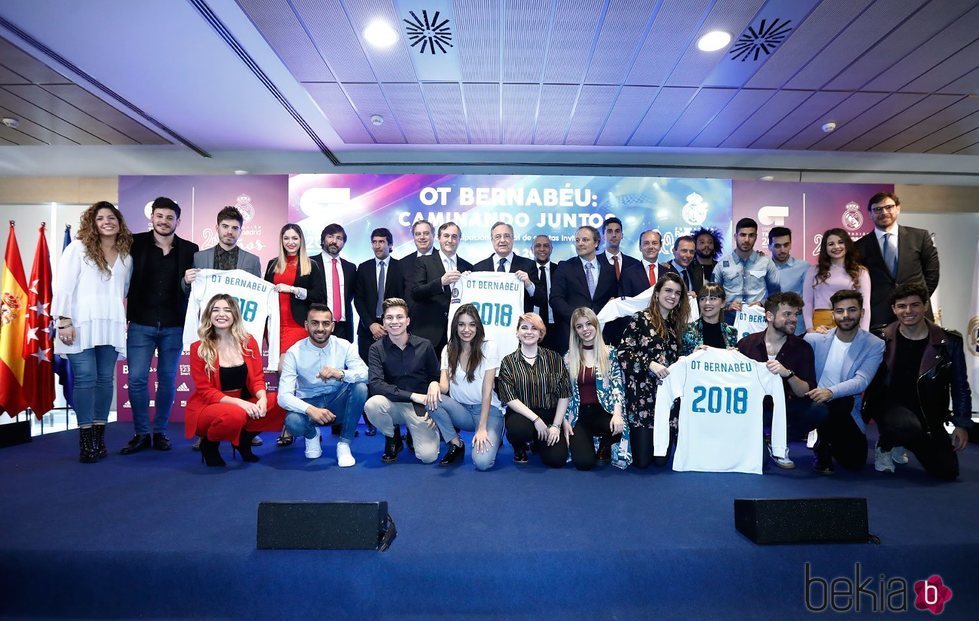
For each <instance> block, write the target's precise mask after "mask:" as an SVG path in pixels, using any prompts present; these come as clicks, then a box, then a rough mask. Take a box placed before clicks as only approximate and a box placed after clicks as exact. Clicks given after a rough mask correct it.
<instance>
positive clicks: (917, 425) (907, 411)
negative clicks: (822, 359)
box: [864, 283, 972, 481]
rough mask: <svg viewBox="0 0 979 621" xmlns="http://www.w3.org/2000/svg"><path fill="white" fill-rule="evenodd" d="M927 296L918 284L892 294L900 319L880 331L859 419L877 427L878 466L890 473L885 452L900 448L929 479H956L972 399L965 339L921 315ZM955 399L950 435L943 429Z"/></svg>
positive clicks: (925, 305) (894, 306) (924, 309)
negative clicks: (881, 346)
mask: <svg viewBox="0 0 979 621" xmlns="http://www.w3.org/2000/svg"><path fill="white" fill-rule="evenodd" d="M927 304H928V291H927V290H926V289H925V288H924V287H923V286H921V285H919V284H916V283H915V284H908V285H899V286H898V287H896V288H895V290H894V293H893V294H892V295H891V309H892V310H893V311H894V314H895V315H896V316H897V321H895V322H894V323H892V324H890V325H889V326H887V328H885V329H884V334H883V336H884V342H885V345H886V347H885V350H884V360H883V363H882V364H881V366H880V369H879V370H878V372H877V375H876V377H875V378H874V381H873V382H872V383H871V385H870V387H869V388H868V389H867V396H866V399H865V401H864V419H865V420H869V419H870V418H873V419H874V420H876V421H877V427H878V429H879V430H880V439H879V440H878V442H877V447H876V449H875V451H874V452H875V455H874V457H875V467H876V469H877V470H878V471H881V472H894V463H893V461H892V460H891V456H890V449H891V448H893V447H895V446H904V447H906V448H908V449H909V450H910V451H911V452H913V453H914V455H915V457H917V458H918V461H920V462H921V465H922V466H924V468H925V470H926V471H927V472H928V473H930V474H931V475H933V476H935V477H938V478H940V479H944V480H948V481H951V480H954V479H956V478H957V477H958V476H959V460H958V455H957V453H958V452H959V451H961V450H962V449H963V448H965V446H966V444H967V443H968V432H967V429H968V428H970V427H972V419H971V415H970V413H971V410H972V396H971V393H970V392H969V380H968V377H967V375H966V365H965V354H964V353H963V349H962V336H961V335H960V334H959V333H957V332H950V331H948V330H944V329H942V328H940V327H938V326H936V325H935V324H933V323H932V322H931V321H929V320H928V319H927V318H926V317H925V312H926V308H927ZM950 394H951V401H952V417H951V420H952V423H953V424H954V425H955V431H953V432H952V435H951V436H949V434H948V433H947V432H946V431H945V422H946V421H947V420H948V419H949V412H948V403H949V395H950Z"/></svg>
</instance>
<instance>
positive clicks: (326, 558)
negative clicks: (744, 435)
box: [0, 424, 979, 621]
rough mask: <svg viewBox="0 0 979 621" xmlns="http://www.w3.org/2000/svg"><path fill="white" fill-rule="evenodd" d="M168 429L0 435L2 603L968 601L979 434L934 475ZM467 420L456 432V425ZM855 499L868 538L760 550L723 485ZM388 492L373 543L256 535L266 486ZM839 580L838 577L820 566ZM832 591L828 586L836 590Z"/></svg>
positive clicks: (968, 607)
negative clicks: (203, 434)
mask: <svg viewBox="0 0 979 621" xmlns="http://www.w3.org/2000/svg"><path fill="white" fill-rule="evenodd" d="M181 432H182V429H181V428H179V427H176V428H173V429H172V430H171V438H172V439H173V440H174V450H173V451H171V452H169V453H161V452H156V451H152V450H150V451H145V452H143V453H139V454H136V455H130V456H126V457H123V456H121V455H119V454H118V451H119V449H120V448H122V447H123V446H124V445H125V443H126V441H127V440H128V439H129V436H130V434H131V427H130V426H129V425H124V424H113V425H110V426H109V429H108V433H107V434H106V444H107V445H108V446H109V449H110V455H109V457H108V458H106V459H105V460H103V461H102V462H101V463H99V464H94V465H87V464H80V463H78V461H77V458H78V448H77V447H78V445H77V435H76V434H77V432H67V433H59V434H55V435H52V436H45V437H41V438H35V440H34V441H33V442H31V443H29V444H25V445H20V446H13V447H9V448H5V449H3V450H0V473H2V474H0V477H2V484H0V506H2V507H3V510H2V515H3V517H4V520H3V525H2V526H0V576H3V587H0V617H2V618H4V619H7V618H31V617H44V618H55V617H70V618H154V619H163V618H168V619H175V618H187V619H190V618H193V619H202V618H214V619H230V618H242V619H399V620H401V619H419V620H420V619H433V618H451V619H493V618H508V619H528V620H529V619H534V620H537V619H562V620H563V619H587V620H589V621H592V620H601V619H656V620H657V621H660V620H662V619H685V620H688V619H775V618H779V619H798V618H801V617H803V616H806V615H807V606H808V608H809V609H814V610H820V609H825V611H826V612H829V613H830V614H831V615H832V610H833V607H834V606H835V607H836V608H837V609H838V610H841V611H847V612H851V613H852V612H856V611H857V610H858V607H859V611H860V612H861V613H863V614H866V613H871V612H874V611H889V610H890V611H893V610H895V609H898V610H900V608H901V607H902V606H903V607H905V608H907V610H908V611H909V612H910V613H911V615H912V618H928V616H929V614H930V613H928V612H922V611H919V610H916V609H915V599H916V595H915V591H914V584H915V583H916V582H917V581H919V580H924V579H928V578H929V577H931V576H940V577H941V580H942V583H943V584H944V585H945V586H947V587H948V588H950V589H951V591H952V598H951V600H949V601H948V602H947V603H946V605H945V607H944V613H943V615H942V618H943V619H945V618H950V619H975V618H976V614H977V613H976V612H975V611H976V610H979V589H977V588H976V584H977V578H979V529H977V527H976V519H975V516H976V515H979V447H977V446H976V445H969V447H968V448H967V449H966V450H965V451H964V452H963V453H962V454H961V464H962V475H961V479H960V481H959V482H956V483H940V482H937V481H934V480H932V479H930V478H929V477H927V476H926V475H925V474H924V472H923V471H922V470H921V468H920V466H918V464H917V462H916V461H915V459H914V458H913V457H912V459H911V463H910V464H909V465H907V466H898V473H897V475H896V476H884V475H881V474H878V473H876V472H874V471H873V462H872V458H871V463H870V465H868V467H867V468H866V469H865V471H864V472H863V473H862V474H858V475H852V474H846V473H842V472H838V473H837V474H836V475H835V476H832V477H825V476H820V475H817V474H815V473H813V472H812V470H811V469H810V457H809V455H810V454H809V452H808V451H806V450H805V448H804V447H802V446H801V445H792V455H793V457H794V458H795V459H796V463H797V466H798V467H797V469H796V470H794V471H780V470H776V469H774V468H773V469H771V470H768V471H767V472H766V474H765V475H764V476H757V475H741V474H700V473H675V472H672V471H669V470H667V469H664V468H655V467H653V468H651V469H650V470H647V471H639V470H629V471H625V472H621V471H618V470H614V469H612V468H609V467H606V468H603V469H599V470H596V471H593V472H577V471H575V470H574V469H573V468H572V467H571V466H570V465H569V466H568V467H567V468H565V469H563V470H559V471H552V470H548V469H546V468H544V467H542V466H540V465H536V464H535V463H534V461H535V459H534V458H533V457H531V464H530V465H528V466H519V467H518V466H515V465H514V464H513V462H512V451H511V449H510V447H509V446H505V447H504V448H503V449H502V450H501V452H500V455H499V457H498V460H497V465H496V467H495V468H494V470H493V471H491V472H475V471H474V469H473V468H472V465H471V461H470V456H469V455H467V456H466V463H465V464H464V465H463V466H461V467H456V468H451V469H442V468H438V467H436V466H434V465H432V466H426V465H423V464H420V463H419V462H417V461H415V460H414V458H413V457H412V456H411V455H410V453H408V452H407V450H406V451H405V452H403V453H402V454H401V455H400V458H399V460H398V463H396V464H393V465H390V466H385V465H382V464H381V460H380V457H381V452H382V450H383V439H382V438H381V436H376V437H373V438H367V437H364V435H363V433H361V436H360V437H358V438H357V439H356V440H355V441H354V444H353V454H354V456H355V457H356V458H357V461H358V463H357V465H356V466H355V467H353V468H349V469H344V470H341V469H339V468H338V467H337V466H336V459H335V448H334V447H335V438H332V437H330V436H329V435H327V436H326V438H325V439H324V446H323V457H322V458H320V459H318V460H313V461H310V460H307V459H305V457H304V456H303V441H302V439H299V440H298V441H297V442H296V443H295V444H293V445H292V446H291V447H287V448H277V447H276V446H275V436H274V434H265V436H264V439H265V445H264V446H262V447H259V448H257V449H256V452H257V453H258V454H259V455H260V456H261V457H262V461H261V463H258V464H245V463H243V462H241V460H240V459H239V460H237V461H232V460H231V451H230V447H229V446H227V445H223V446H222V454H223V455H224V457H225V459H227V460H228V463H229V465H228V467H227V468H225V469H216V468H207V467H205V466H204V465H203V464H202V463H201V458H200V454H199V453H195V452H193V451H192V450H191V448H190V443H189V441H186V440H184V439H183V437H182V433H181ZM466 437H467V438H468V437H469V436H468V434H467V436H466ZM833 496H851V497H862V498H866V499H867V502H868V508H869V523H870V532H871V533H872V534H875V535H877V536H878V537H880V544H879V545H875V544H870V543H866V544H853V543H851V544H822V545H811V544H800V545H777V546H760V545H756V544H754V543H752V542H750V541H749V540H748V539H747V538H745V537H744V536H743V535H741V534H740V533H738V532H737V531H736V530H735V527H734V510H733V505H734V499H736V498H801V497H833ZM339 500H344V501H377V500H386V501H387V502H388V506H389V510H390V513H391V515H392V516H393V518H394V520H395V521H396V523H397V528H398V536H397V539H396V540H395V541H394V543H393V545H392V546H391V548H390V549H389V550H388V551H386V552H375V551H350V550H343V551H319V550H258V549H257V548H256V522H257V517H258V504H259V502H260V501H318V502H331V501H339ZM834 579H836V580H835V582H834ZM827 590H832V591H833V592H835V593H836V597H831V595H832V594H833V593H827Z"/></svg>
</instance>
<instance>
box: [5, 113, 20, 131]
mask: <svg viewBox="0 0 979 621" xmlns="http://www.w3.org/2000/svg"><path fill="white" fill-rule="evenodd" d="M2 122H3V124H4V125H6V126H7V127H9V128H10V129H17V128H18V127H20V121H18V120H17V119H15V118H14V117H12V116H5V117H3V120H2Z"/></svg>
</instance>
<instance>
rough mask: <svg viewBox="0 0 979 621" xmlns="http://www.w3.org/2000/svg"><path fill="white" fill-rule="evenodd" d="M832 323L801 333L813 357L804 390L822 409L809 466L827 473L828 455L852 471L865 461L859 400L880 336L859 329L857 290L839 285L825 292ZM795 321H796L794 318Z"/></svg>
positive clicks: (880, 347) (880, 351)
mask: <svg viewBox="0 0 979 621" xmlns="http://www.w3.org/2000/svg"><path fill="white" fill-rule="evenodd" d="M830 303H831V304H832V305H833V320H834V321H835V322H836V328H834V329H832V330H829V331H828V332H824V333H822V334H820V333H817V332H811V333H809V334H806V336H805V339H806V342H807V343H809V345H811V346H812V349H813V353H814V355H815V358H816V377H817V378H819V379H818V384H817V387H816V388H813V389H812V390H810V391H809V392H808V393H806V394H807V396H808V397H809V398H810V399H812V401H813V403H815V404H816V405H815V406H814V407H817V408H824V409H825V410H826V411H827V417H826V420H825V421H823V423H822V424H821V425H819V426H818V427H817V428H816V430H817V431H818V432H819V439H818V440H817V442H816V446H815V447H813V452H814V453H815V455H816V458H815V461H814V462H813V468H814V469H815V470H816V472H818V473H820V474H833V460H834V459H835V460H836V461H837V462H838V463H839V464H840V465H841V466H843V468H845V469H847V470H850V471H853V472H858V471H860V470H861V469H862V468H863V466H864V464H866V463H867V436H866V427H865V425H864V422H863V418H861V414H860V406H861V404H862V401H863V391H864V390H866V389H867V386H869V385H870V381H871V380H872V379H874V375H875V374H876V373H877V369H878V368H879V367H880V361H881V357H882V356H883V355H884V341H882V340H880V339H879V338H877V337H876V336H874V335H872V334H871V333H870V332H867V331H866V330H861V329H860V319H861V318H862V317H863V294H862V293H860V292H859V291H853V290H850V289H841V290H840V291H837V292H836V293H834V294H833V296H832V297H831V298H830ZM800 323H801V322H800Z"/></svg>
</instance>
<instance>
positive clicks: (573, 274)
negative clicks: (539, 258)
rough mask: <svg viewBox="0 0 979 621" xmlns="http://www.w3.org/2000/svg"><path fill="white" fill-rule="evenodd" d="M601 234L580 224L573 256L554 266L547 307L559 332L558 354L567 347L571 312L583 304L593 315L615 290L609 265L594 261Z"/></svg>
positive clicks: (596, 258) (612, 273)
mask: <svg viewBox="0 0 979 621" xmlns="http://www.w3.org/2000/svg"><path fill="white" fill-rule="evenodd" d="M600 241H601V234H599V232H598V229H596V228H595V227H593V226H583V227H581V228H579V229H578V230H577V231H575V252H576V253H577V255H578V256H577V257H575V258H573V259H568V260H567V261H564V262H562V263H561V264H560V265H558V268H557V274H556V275H555V277H554V287H553V288H552V289H551V298H550V299H551V309H552V310H553V311H554V315H555V317H556V319H557V322H556V323H557V327H558V330H559V332H560V335H559V337H558V339H559V340H558V344H559V345H561V347H560V348H559V349H558V350H557V351H558V353H561V354H564V353H565V352H567V350H568V336H569V335H570V323H571V313H573V312H574V310H575V309H576V308H579V307H582V306H585V307H588V308H590V309H592V310H593V311H595V313H596V314H598V312H599V311H600V310H602V307H603V306H605V304H606V302H608V301H609V300H610V299H612V298H613V297H614V296H615V295H616V292H617V291H618V282H617V281H616V280H615V271H614V270H613V269H612V266H610V265H608V264H607V263H606V264H604V265H603V264H602V262H601V261H599V260H598V256H597V254H596V253H597V252H598V244H599V243H600Z"/></svg>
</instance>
